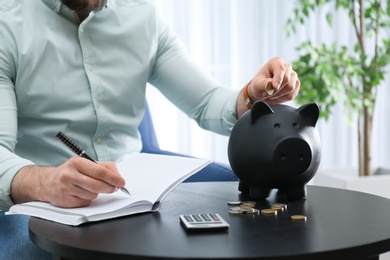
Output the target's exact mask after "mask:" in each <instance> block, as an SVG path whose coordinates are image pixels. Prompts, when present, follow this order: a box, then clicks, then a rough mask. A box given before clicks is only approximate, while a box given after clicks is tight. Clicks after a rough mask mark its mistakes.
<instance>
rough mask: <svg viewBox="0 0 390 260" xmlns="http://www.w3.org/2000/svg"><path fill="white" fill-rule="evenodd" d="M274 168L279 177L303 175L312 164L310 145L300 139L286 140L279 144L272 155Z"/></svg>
mask: <svg viewBox="0 0 390 260" xmlns="http://www.w3.org/2000/svg"><path fill="white" fill-rule="evenodd" d="M273 162H274V167H275V169H276V171H277V172H279V173H280V174H281V175H283V176H286V175H291V176H294V175H298V174H301V173H304V172H305V171H306V170H307V169H308V168H309V166H310V164H311V162H312V150H311V148H310V145H309V144H308V143H307V142H306V141H305V140H303V139H300V138H287V139H284V140H282V141H281V142H279V144H278V145H277V146H276V148H275V151H274V154H273Z"/></svg>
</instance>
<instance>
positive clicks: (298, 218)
mask: <svg viewBox="0 0 390 260" xmlns="http://www.w3.org/2000/svg"><path fill="white" fill-rule="evenodd" d="M291 219H292V220H294V221H306V220H307V217H306V216H304V215H292V216H291Z"/></svg>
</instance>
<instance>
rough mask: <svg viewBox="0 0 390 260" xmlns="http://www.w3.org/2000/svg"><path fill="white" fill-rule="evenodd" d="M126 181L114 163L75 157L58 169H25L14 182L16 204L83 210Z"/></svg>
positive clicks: (35, 167)
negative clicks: (31, 203) (48, 205)
mask: <svg viewBox="0 0 390 260" xmlns="http://www.w3.org/2000/svg"><path fill="white" fill-rule="evenodd" d="M124 185H125V180H124V179H123V178H122V177H121V176H120V174H119V173H118V170H117V168H116V166H115V164H114V163H112V162H107V163H97V164H96V163H94V162H91V161H89V160H87V159H84V158H81V157H72V158H71V159H69V160H68V161H66V162H65V163H63V164H61V165H59V166H57V167H43V166H26V167H24V168H22V169H21V170H20V171H19V173H18V174H17V175H16V176H15V178H14V180H13V182H12V188H11V189H12V190H11V197H12V199H13V201H14V202H15V203H22V202H28V201H46V202H50V203H51V204H53V205H55V206H59V207H66V208H68V207H83V206H88V205H90V204H91V203H92V200H94V199H95V198H96V197H97V196H98V194H99V193H112V192H115V191H116V190H117V187H123V186H124Z"/></svg>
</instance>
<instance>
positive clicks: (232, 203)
mask: <svg viewBox="0 0 390 260" xmlns="http://www.w3.org/2000/svg"><path fill="white" fill-rule="evenodd" d="M228 205H231V206H238V205H241V201H228Z"/></svg>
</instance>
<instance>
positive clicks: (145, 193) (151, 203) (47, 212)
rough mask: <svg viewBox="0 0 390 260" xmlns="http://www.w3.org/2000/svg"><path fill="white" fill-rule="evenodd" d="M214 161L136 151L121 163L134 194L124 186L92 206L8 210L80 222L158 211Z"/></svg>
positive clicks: (42, 204) (38, 205)
mask: <svg viewBox="0 0 390 260" xmlns="http://www.w3.org/2000/svg"><path fill="white" fill-rule="evenodd" d="M210 163H211V161H210V160H206V159H197V158H188V157H179V156H169V155H158V154H147V153H136V154H132V155H131V156H129V157H127V158H126V159H125V160H123V161H121V162H119V163H117V167H118V170H119V172H120V173H121V175H122V176H123V178H124V179H125V180H126V188H127V189H128V190H129V191H130V193H131V195H132V196H129V195H127V194H125V193H123V192H121V191H120V190H118V191H117V192H115V193H113V194H99V196H98V197H97V198H96V199H95V200H94V201H93V202H92V204H91V205H90V206H88V207H83V208H60V207H55V206H53V205H51V204H49V203H46V202H28V203H23V204H16V205H14V206H12V207H11V208H10V209H9V211H8V212H7V213H6V214H7V215H8V214H24V215H30V216H34V217H39V218H43V219H47V220H51V221H55V222H59V223H63V224H66V225H72V226H77V225H80V224H82V223H86V222H91V221H99V220H104V219H110V218H115V217H120V216H126V215H131V214H136V213H141V212H149V211H150V212H152V211H157V210H158V209H159V207H160V204H161V201H162V200H163V198H164V197H165V196H166V195H167V194H168V193H169V192H170V191H172V190H173V189H174V188H175V187H176V186H177V185H179V184H180V183H181V182H182V181H184V180H185V179H187V178H188V177H190V176H191V175H193V174H195V173H196V172H198V171H199V170H201V169H202V168H204V167H205V166H207V165H208V164H210Z"/></svg>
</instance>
